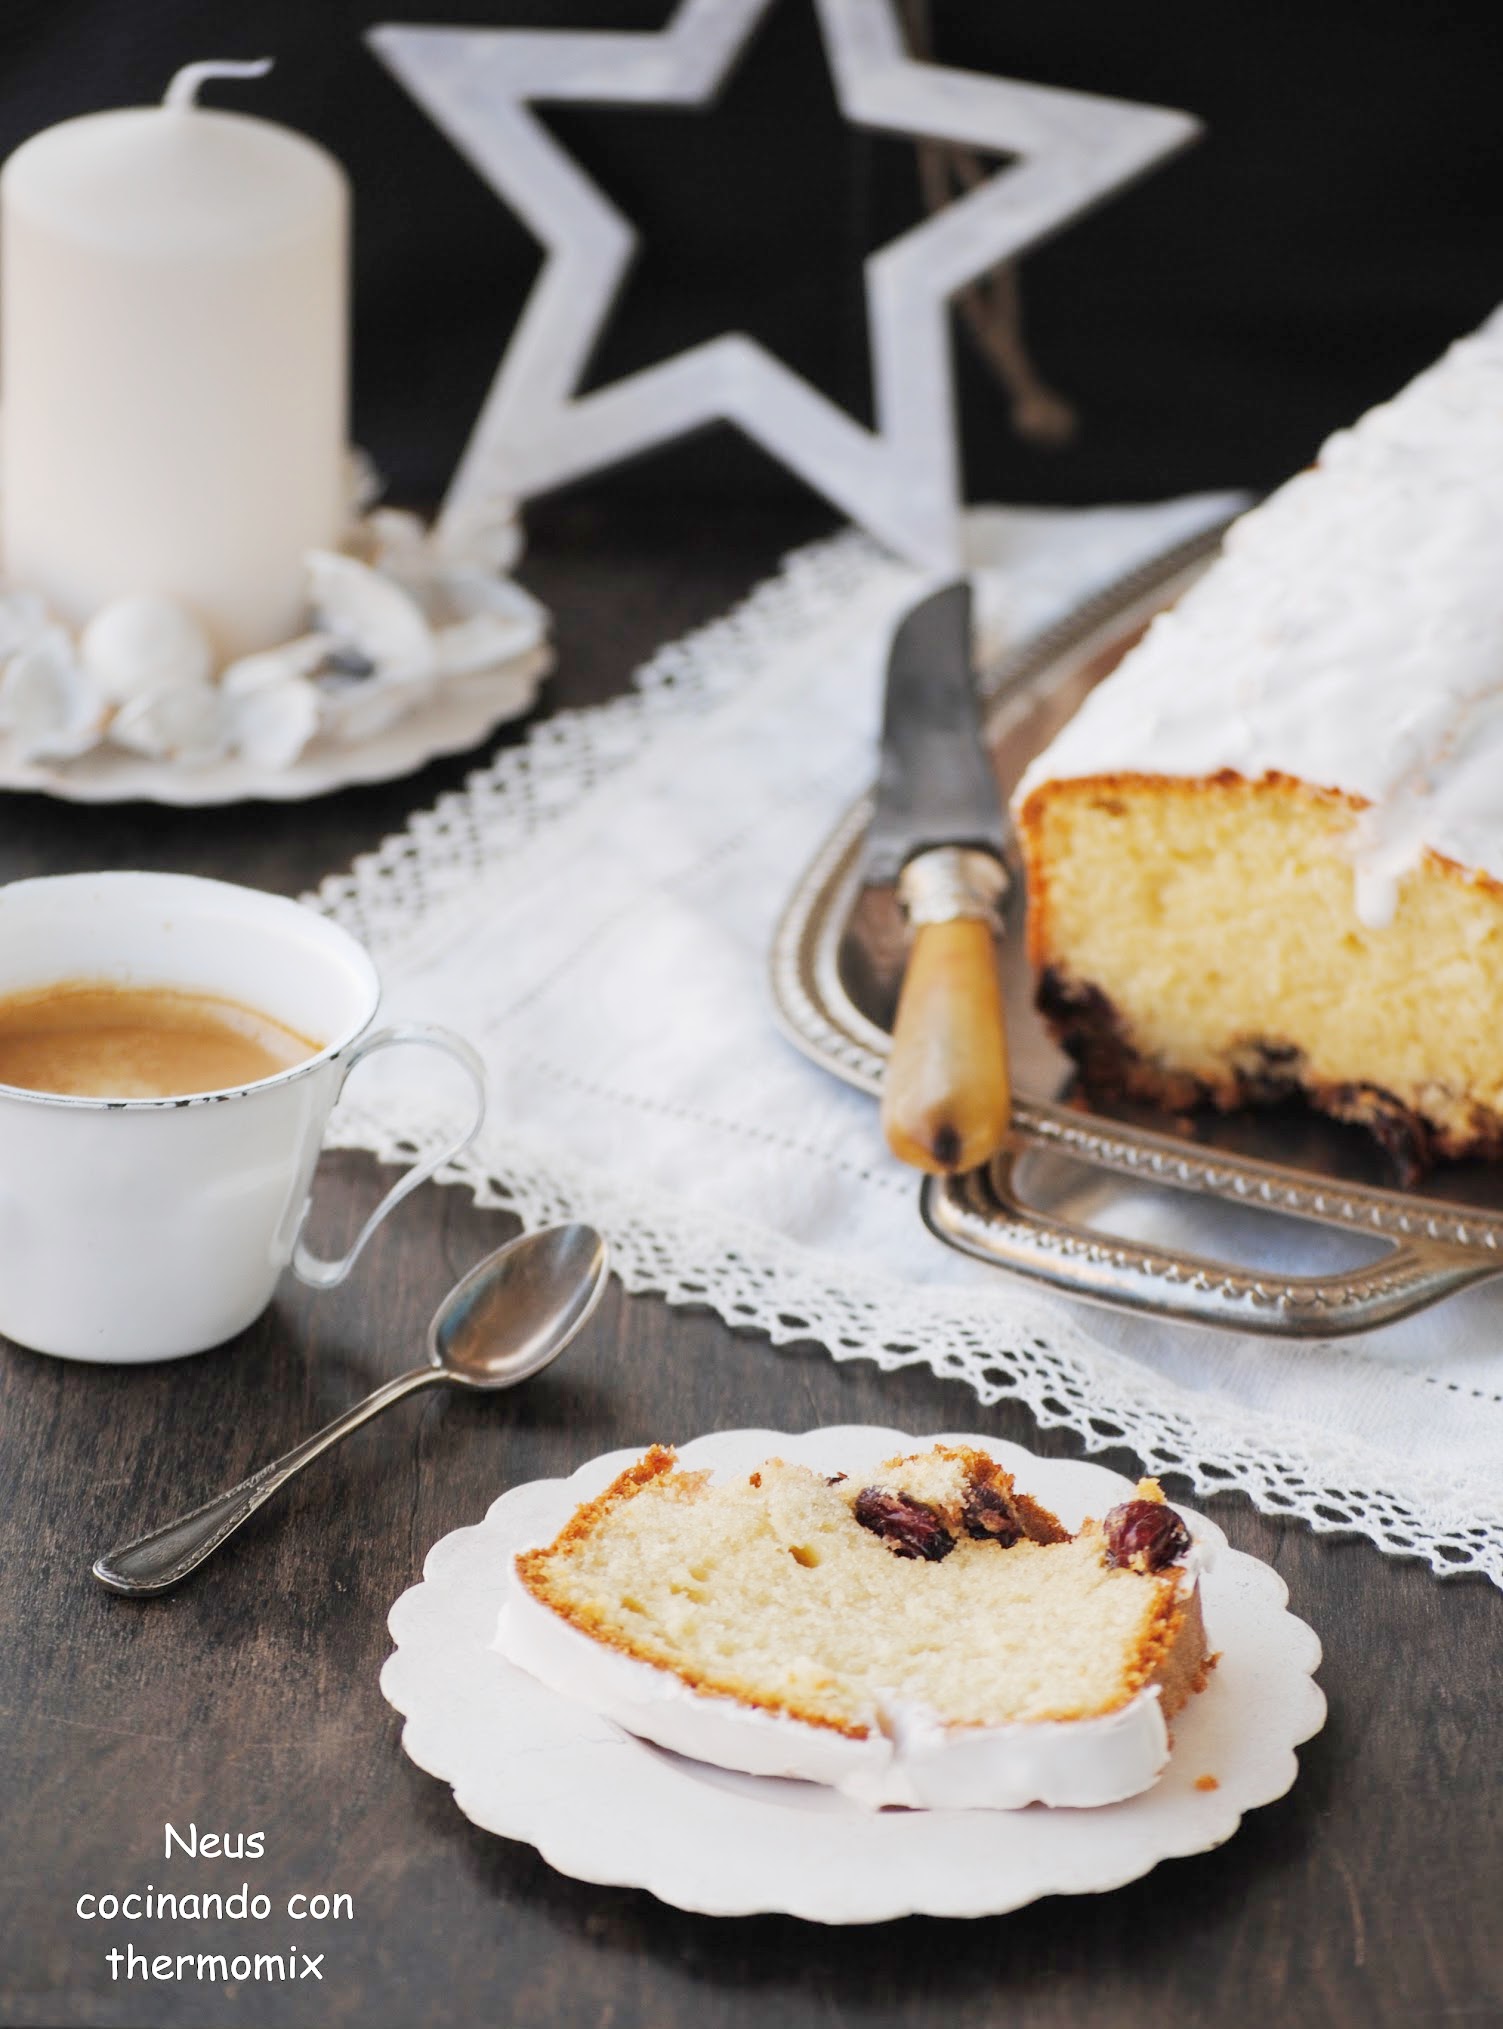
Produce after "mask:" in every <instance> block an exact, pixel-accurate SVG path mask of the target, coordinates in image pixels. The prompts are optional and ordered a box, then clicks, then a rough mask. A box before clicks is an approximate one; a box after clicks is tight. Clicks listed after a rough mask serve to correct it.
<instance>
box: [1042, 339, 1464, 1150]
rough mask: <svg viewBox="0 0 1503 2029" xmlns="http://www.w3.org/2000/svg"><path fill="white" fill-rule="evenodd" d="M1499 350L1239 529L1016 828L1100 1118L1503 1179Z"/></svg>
mask: <svg viewBox="0 0 1503 2029" xmlns="http://www.w3.org/2000/svg"><path fill="white" fill-rule="evenodd" d="M1500 542H1503V318H1495V319H1494V320H1493V321H1492V322H1491V323H1489V324H1488V325H1487V326H1485V327H1484V328H1483V330H1482V331H1480V332H1479V333H1477V334H1476V335H1475V336H1474V337H1472V338H1469V339H1466V340H1464V341H1463V342H1462V343H1461V344H1459V345H1457V346H1455V347H1454V348H1453V349H1452V351H1451V352H1450V353H1449V354H1447V356H1446V357H1445V358H1444V359H1443V360H1442V361H1441V362H1440V363H1439V365H1437V366H1435V367H1433V368H1431V369H1430V371H1429V372H1427V373H1425V374H1422V375H1421V376H1420V378H1419V379H1418V380H1416V381H1415V382H1413V383H1412V385H1411V386H1410V387H1408V388H1407V389H1406V390H1405V391H1404V392H1403V393H1402V394H1401V395H1399V396H1398V398H1397V399H1396V400H1395V401H1393V402H1390V403H1388V404H1387V405H1386V406H1385V407H1382V408H1378V409H1375V410H1373V411H1372V412H1371V413H1370V414H1369V415H1367V416H1366V417H1364V418H1363V420H1362V421H1361V422H1360V423H1358V424H1357V426H1356V428H1355V429H1353V430H1351V431H1347V432H1344V433H1342V434H1340V435H1338V436H1336V437H1335V438H1333V439H1332V440H1331V442H1330V443H1329V444H1327V445H1326V447H1325V449H1324V450H1323V451H1322V453H1321V455H1320V459H1319V462H1318V464H1317V465H1316V466H1315V468H1314V469H1313V470H1311V471H1308V472H1304V473H1301V474H1300V476H1299V477H1298V478H1296V479H1294V480H1292V481H1291V482H1290V483H1289V484H1288V485H1287V486H1285V487H1284V488H1282V490H1281V491H1279V492H1278V493H1276V494H1274V495H1273V496H1272V497H1271V498H1270V499H1269V500H1267V501H1266V502H1265V503H1264V504H1263V505H1262V506H1261V507H1258V508H1256V509H1255V510H1254V511H1253V512H1252V513H1250V514H1248V515H1246V516H1244V517H1243V519H1242V520H1241V521H1240V522H1238V523H1237V525H1236V526H1235V527H1234V528H1233V529H1232V531H1231V533H1230V535H1229V537H1228V539H1227V543H1226V548H1225V551H1224V553H1223V555H1222V556H1221V557H1220V558H1219V559H1218V561H1217V562H1216V563H1215V564H1214V565H1213V566H1212V567H1211V569H1210V570H1209V571H1208V572H1207V573H1206V575H1205V576H1204V577H1203V578H1202V579H1201V580H1200V582H1199V583H1198V584H1196V585H1195V587H1194V588H1193V589H1192V590H1191V591H1190V593H1189V594H1188V595H1187V596H1186V597H1185V598H1184V599H1183V600H1182V601H1181V603H1180V604H1179V605H1178V606H1177V607H1176V608H1175V609H1174V610H1173V611H1172V612H1170V613H1166V614H1164V615H1162V616H1161V617H1160V618H1159V619H1157V620H1156V621H1155V622H1154V624H1153V626H1152V627H1151V628H1150V629H1149V631H1148V633H1147V635H1146V637H1145V638H1144V639H1143V640H1142V641H1141V642H1140V643H1139V644H1138V646H1137V647H1136V648H1134V649H1133V650H1132V651H1131V652H1130V653H1129V654H1128V655H1127V656H1126V657H1125V659H1124V660H1123V662H1122V663H1121V665H1120V666H1119V668H1118V669H1117V670H1116V671H1115V672H1114V673H1113V674H1112V675H1111V676H1109V677H1108V678H1107V679H1106V681H1105V682H1104V683H1103V684H1102V685H1101V686H1100V687H1099V688H1098V689H1097V690H1096V691H1094V692H1093V693H1092V695H1091V696H1090V697H1089V698H1088V699H1087V701H1086V703H1085V705H1084V706H1083V708H1082V709H1081V711H1080V712H1079V713H1078V715H1077V716H1076V717H1075V719H1074V720H1073V721H1072V722H1071V723H1070V724H1069V725H1068V726H1067V727H1066V728H1065V730H1064V732H1063V733H1062V734H1061V735H1060V736H1059V737H1058V738H1057V739H1056V740H1055V742H1054V743H1053V745H1052V746H1050V747H1049V748H1048V750H1047V751H1046V752H1045V753H1044V754H1043V755H1041V756H1040V757H1039V758H1038V759H1037V760H1036V761H1035V762H1034V764H1033V766H1032V767H1031V768H1030V769H1029V770H1028V773H1027V774H1026V776H1025V777H1024V779H1023V782H1022V783H1021V785H1020V787H1019V790H1018V794H1017V796H1016V798H1015V801H1014V811H1015V815H1016V819H1017V828H1018V833H1019V837H1020V839H1021V842H1022V848H1023V854H1024V859H1025V862H1026V868H1027V877H1028V901H1029V931H1028V935H1029V947H1030V953H1031V956H1032V958H1033V961H1034V963H1035V965H1036V967H1037V968H1038V972H1039V975H1040V988H1039V999H1040V1006H1041V1007H1042V1009H1043V1011H1044V1013H1045V1014H1046V1016H1047V1017H1048V1018H1049V1020H1050V1022H1051V1024H1052V1026H1053V1027H1054V1029H1055V1032H1056V1033H1057V1035H1058V1036H1059V1038H1060V1040H1061V1042H1062V1043H1063V1044H1064V1046H1065V1047H1066V1048H1067V1049H1068V1050H1069V1051H1070V1052H1071V1053H1072V1055H1073V1056H1074V1057H1075V1058H1076V1060H1077V1061H1078V1063H1079V1065H1080V1067H1081V1071H1082V1074H1083V1078H1084V1081H1085V1083H1086V1085H1087V1087H1088V1089H1092V1090H1093V1091H1094V1092H1095V1093H1096V1094H1097V1095H1098V1096H1110V1095H1113V1094H1121V1093H1127V1094H1131V1095H1135V1096H1139V1097H1144V1098H1147V1099H1150V1100H1154V1101H1156V1102H1158V1103H1161V1104H1166V1105H1168V1106H1170V1107H1173V1108H1175V1109H1179V1108H1183V1107H1186V1106H1189V1105H1193V1104H1196V1103H1200V1102H1209V1103H1210V1104H1212V1105H1214V1106H1217V1107H1221V1108H1224V1109H1225V1108H1232V1107H1236V1106H1241V1105H1245V1104H1249V1103H1257V1102H1261V1101H1268V1100H1276V1099H1282V1098H1285V1097H1287V1096H1290V1095H1293V1094H1295V1093H1302V1094H1303V1095H1304V1096H1305V1097H1306V1099H1307V1100H1308V1101H1309V1102H1310V1103H1311V1104H1312V1105H1314V1106H1315V1107H1317V1108H1319V1109H1320V1110H1321V1111H1323V1112H1326V1113H1330V1114H1334V1115H1336V1116H1337V1117H1338V1118H1340V1119H1343V1120H1355V1121H1359V1122H1362V1123H1364V1124H1365V1125H1367V1126H1368V1127H1370V1128H1371V1129H1372V1130H1373V1131H1374V1132H1375V1133H1376V1134H1377V1135H1378V1137H1379V1138H1380V1139H1381V1140H1382V1141H1383V1142H1384V1143H1385V1144H1386V1145H1387V1146H1388V1147H1389V1149H1390V1150H1391V1151H1392V1152H1393V1153H1394V1155H1395V1156H1396V1158H1397V1159H1398V1164H1399V1167H1400V1170H1401V1172H1402V1173H1403V1174H1405V1175H1407V1176H1413V1175H1415V1174H1417V1173H1418V1172H1419V1171H1420V1170H1422V1169H1423V1168H1424V1166H1425V1165H1426V1163H1427V1162H1428V1161H1429V1160H1430V1159H1431V1158H1432V1157H1433V1156H1435V1155H1445V1156H1460V1155H1470V1154H1484V1155H1489V1156H1493V1155H1497V1154H1499V1153H1500V1152H1503V569H1500V567H1499V557H1500Z"/></svg>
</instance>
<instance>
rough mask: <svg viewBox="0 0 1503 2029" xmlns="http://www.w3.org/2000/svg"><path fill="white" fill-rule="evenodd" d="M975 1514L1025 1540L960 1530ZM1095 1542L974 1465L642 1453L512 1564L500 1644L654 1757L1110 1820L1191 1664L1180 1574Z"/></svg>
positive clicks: (1194, 1597)
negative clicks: (1095, 1809) (1110, 1552)
mask: <svg viewBox="0 0 1503 2029" xmlns="http://www.w3.org/2000/svg"><path fill="white" fill-rule="evenodd" d="M831 1479H833V1480H834V1481H835V1483H834V1484H833V1485H831V1484H830V1480H831ZM756 1482H760V1484H756ZM978 1488H979V1489H982V1490H984V1492H986V1493H990V1494H991V1495H992V1496H993V1497H994V1498H993V1499H992V1500H990V1501H987V1500H984V1499H983V1500H981V1501H980V1502H979V1503H978V1501H977V1498H976V1495H977V1489H978ZM1155 1492H1157V1489H1156V1488H1155V1487H1153V1486H1152V1485H1151V1484H1149V1483H1145V1484H1144V1485H1142V1486H1140V1487H1139V1488H1138V1489H1137V1493H1138V1496H1139V1499H1140V1500H1141V1501H1142V1502H1143V1504H1144V1505H1145V1506H1153V1505H1155V1504H1153V1503H1151V1502H1150V1501H1149V1500H1148V1496H1149V1495H1150V1494H1152V1493H1155ZM968 1508H969V1509H970V1510H971V1512H972V1513H973V1514H974V1515H978V1516H979V1517H980V1520H981V1522H982V1523H984V1524H988V1525H990V1526H992V1527H995V1526H997V1525H999V1524H1000V1525H1001V1526H1002V1527H1003V1528H1008V1527H1009V1526H1010V1527H1011V1528H1015V1529H1016V1530H1018V1531H1019V1532H1020V1533H1019V1534H1018V1537H1017V1540H1016V1541H1015V1542H1012V1543H1007V1544H1004V1543H1003V1542H1002V1539H1001V1538H1000V1537H999V1536H993V1535H990V1534H989V1533H987V1532H986V1530H985V1529H983V1533H982V1534H981V1535H980V1536H979V1537H978V1536H973V1535H972V1534H971V1533H970V1526H969V1525H968V1523H967V1522H966V1520H965V1515H966V1512H967V1509H968ZM1156 1512H1158V1513H1161V1514H1162V1513H1167V1510H1164V1509H1163V1507H1162V1503H1161V1502H1160V1503H1158V1504H1156ZM1105 1547H1106V1546H1105V1543H1104V1541H1103V1537H1102V1530H1101V1524H1100V1523H1099V1522H1097V1521H1086V1522H1085V1523H1083V1525H1082V1527H1081V1530H1080V1533H1079V1534H1078V1535H1076V1536H1071V1535H1070V1534H1069V1533H1068V1532H1067V1531H1066V1530H1065V1528H1064V1527H1063V1525H1062V1524H1061V1522H1060V1520H1059V1518H1058V1516H1056V1515H1052V1514H1050V1513H1049V1512H1048V1510H1047V1509H1045V1508H1043V1507H1042V1506H1041V1505H1040V1504H1039V1503H1038V1502H1037V1501H1034V1500H1032V1499H1030V1497H1029V1496H1028V1495H1027V1494H1025V1493H1023V1492H1021V1491H1020V1490H1019V1489H1018V1487H1017V1486H1016V1485H1015V1483H1014V1481H1013V1478H1012V1476H1011V1474H1010V1473H1008V1472H1007V1470H1006V1469H1005V1467H1003V1466H1002V1465H1000V1464H999V1463H998V1462H997V1461H996V1460H994V1459H992V1458H991V1457H989V1456H988V1455H987V1454H986V1453H985V1452H984V1451H982V1450H981V1449H980V1448H979V1447H972V1446H968V1445H962V1444H948V1445H947V1444H944V1443H942V1442H941V1443H934V1444H931V1445H929V1446H928V1447H927V1448H926V1449H925V1450H922V1451H914V1452H911V1453H909V1454H907V1455H904V1456H900V1457H896V1458H888V1459H883V1460H881V1461H879V1462H878V1463H876V1464H870V1463H866V1464H862V1463H858V1462H857V1461H855V1460H853V1461H852V1470H851V1473H850V1477H849V1479H841V1478H840V1476H839V1475H838V1474H829V1475H828V1476H827V1475H826V1473H825V1472H821V1471H816V1470H815V1469H814V1468H813V1467H812V1466H807V1465H801V1464H798V1463H795V1462H790V1461H787V1460H782V1459H776V1458H771V1459H766V1460H764V1461H763V1462H762V1464H761V1465H759V1466H758V1467H757V1468H756V1470H755V1472H753V1473H750V1474H749V1473H746V1472H744V1471H735V1472H731V1473H726V1474H716V1473H714V1472H712V1471H708V1470H703V1471H698V1472H684V1471H680V1470H678V1469H677V1461H676V1460H675V1458H674V1456H673V1454H672V1453H671V1452H669V1451H666V1450H664V1449H662V1448H660V1447H655V1448H654V1449H653V1450H652V1451H650V1452H649V1453H648V1454H647V1456H646V1457H645V1458H643V1459H640V1460H639V1461H638V1462H637V1463H636V1464H635V1465H633V1466H629V1467H628V1468H627V1470H626V1471H625V1472H624V1473H622V1474H621V1475H620V1476H619V1477H618V1478H617V1479H616V1480H615V1482H614V1483H613V1484H612V1485H611V1486H610V1487H608V1488H606V1489H605V1491H604V1492H603V1493H601V1494H598V1495H596V1496H595V1497H594V1498H593V1499H592V1500H589V1501H587V1502H586V1503H585V1504H584V1506H583V1507H581V1508H580V1509H579V1510H578V1511H577V1512H576V1513H575V1514H574V1515H573V1516H572V1517H571V1518H569V1519H568V1520H567V1521H565V1522H564V1525H563V1527H562V1529H561V1530H560V1532H559V1535H558V1536H557V1538H556V1539H555V1541H554V1542H553V1543H552V1544H550V1545H547V1546H538V1547H535V1548H532V1549H528V1550H524V1551H523V1552H522V1553H521V1554H520V1555H519V1556H518V1557H517V1559H516V1561H515V1564H514V1566H513V1572H514V1584H513V1586H512V1588H511V1590H510V1591H509V1593H508V1596H507V1601H506V1605H505V1608H504V1610H503V1613H502V1617H501V1623H500V1628H499V1630H498V1635H497V1644H498V1647H500V1649H501V1652H502V1653H503V1654H504V1655H505V1656H507V1657H508V1658H509V1659H510V1660H511V1661H512V1662H513V1663H516V1664H518V1665H520V1666H521V1667H522V1668H523V1669H529V1670H531V1671H532V1672H533V1674H534V1675H536V1676H538V1677H541V1678H542V1680H543V1682H544V1683H547V1684H551V1685H552V1686H553V1688H554V1689H555V1690H558V1691H560V1692H561V1693H563V1694H564V1695H566V1696H569V1697H571V1698H577V1697H584V1699H585V1701H586V1702H587V1703H588V1704H590V1705H591V1706H592V1707H593V1708H594V1709H595V1710H596V1711H597V1712H600V1713H602V1714H603V1715H604V1716H605V1717H607V1718H609V1719H612V1720H614V1721H615V1722H616V1723H617V1724H620V1725H623V1726H625V1727H626V1728H627V1730H628V1731H630V1732H633V1733H638V1734H640V1735H641V1737H643V1738H645V1739H648V1740H652V1741H655V1742H656V1743H657V1744H658V1745H659V1746H662V1747H668V1748H674V1749H677V1750H679V1751H681V1752H687V1753H689V1754H692V1755H694V1756H696V1757H698V1758H700V1759H704V1760H709V1761H714V1762H719V1763H721V1765H723V1766H725V1767H727V1768H733V1769H746V1770H748V1771H749V1772H752V1773H757V1774H761V1775H768V1774H781V1775H788V1776H797V1777H801V1778H803V1779H806V1780H809V1781H814V1782H825V1783H832V1784H833V1785H834V1786H835V1787H836V1788H839V1789H842V1790H844V1791H845V1792H846V1793H847V1794H848V1795H851V1796H853V1797H859V1798H860V1800H861V1802H862V1803H863V1805H864V1806H875V1805H880V1804H889V1803H891V1804H902V1805H905V1806H907V1807H909V1808H914V1807H921V1808H922V1807H927V1806H929V1805H935V1806H938V1807H942V1808H944V1809H947V1810H948V1809H952V1808H955V1807H958V1806H963V1807H965V1808H973V1809H981V1808H995V1809H1001V1810H1014V1809H1021V1808H1023V1807H1024V1806H1026V1805H1028V1804H1031V1803H1035V1802H1044V1803H1059V1804H1062V1805H1064V1804H1068V1805H1071V1806H1083V1805H1094V1804H1109V1803H1115V1802H1119V1801H1120V1800H1121V1799H1122V1798H1124V1797H1126V1796H1131V1795H1136V1794H1137V1793H1138V1792H1139V1791H1141V1790H1144V1789H1146V1788H1147V1787H1148V1786H1149V1784H1150V1783H1152V1782H1153V1781H1154V1780H1155V1778H1156V1776H1157V1775H1158V1773H1159V1771H1160V1769H1161V1768H1162V1767H1163V1765H1164V1761H1165V1759H1166V1757H1167V1755H1168V1752H1169V1738H1168V1734H1167V1730H1166V1722H1167V1721H1171V1720H1172V1719H1173V1718H1174V1715H1175V1714H1176V1713H1177V1712H1178V1711H1179V1710H1180V1709H1181V1708H1182V1707H1183V1706H1184V1704H1185V1703H1186V1701H1187V1700H1188V1699H1189V1698H1190V1697H1191V1696H1192V1695H1193V1694H1194V1693H1195V1692H1196V1691H1197V1690H1198V1689H1199V1688H1200V1686H1201V1685H1202V1684H1203V1682H1204V1681H1205V1673H1206V1668H1207V1658H1206V1644H1205V1627H1204V1624H1203V1622H1202V1619H1201V1613H1200V1596H1199V1591H1198V1589H1197V1587H1196V1585H1195V1584H1194V1583H1193V1582H1188V1581H1189V1580H1190V1578H1191V1576H1192V1574H1187V1573H1184V1572H1182V1571H1180V1570H1177V1569H1176V1570H1169V1571H1165V1572H1159V1573H1155V1572H1145V1571H1138V1570H1133V1569H1128V1568H1122V1567H1116V1568H1113V1567H1112V1566H1111V1565H1109V1564H1108V1563H1107V1562H1106V1561H1105V1557H1104V1551H1105ZM690 1580H692V1583H690V1582H688V1581H690ZM586 1640H589V1641H590V1642H592V1644H593V1645H594V1649H595V1652H594V1654H593V1655H589V1656H587V1657H586V1658H585V1659H584V1660H583V1665H582V1662H581V1657H580V1653H579V1644H580V1643H581V1642H582V1641H586ZM582 1667H583V1668H584V1669H587V1670H588V1672H589V1675H588V1677H587V1678H586V1679H583V1680H582V1678H581V1668H582ZM1103 1719H1106V1720H1109V1722H1110V1724H1109V1726H1108V1727H1107V1728H1105V1729H1103V1728H1102V1727H1101V1726H1100V1725H1099V1724H1095V1723H1094V1722H1098V1721H1100V1720H1103ZM911 1721H917V1722H918V1723H916V1724H913V1723H910V1722H911ZM1035 1722H1037V1725H1035ZM1040 1727H1041V1728H1043V1729H1045V1730H1043V1731H1040V1730H1039V1728H1040ZM1076 1743H1078V1745H1077V1744H1076ZM1103 1743H1105V1749H1104V1745H1103ZM952 1747H953V1749H954V1753H953V1754H952V1753H951V1749H952ZM1204 1765H1205V1764H1204V1763H1203V1762H1202V1763H1199V1764H1197V1767H1203V1766H1204ZM1190 1773H1191V1774H1192V1775H1193V1774H1194V1773H1195V1769H1193V1768H1192V1770H1191V1771H1190Z"/></svg>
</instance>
